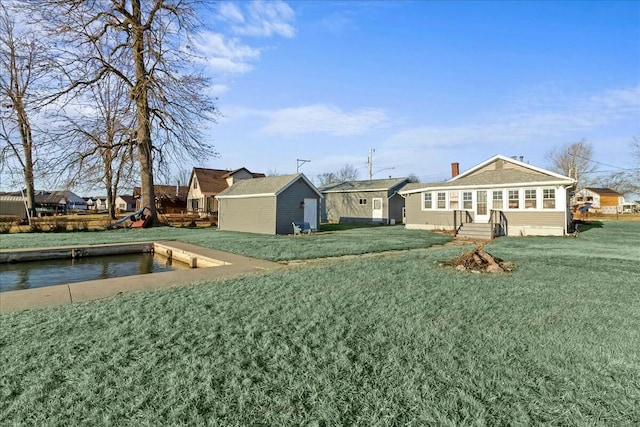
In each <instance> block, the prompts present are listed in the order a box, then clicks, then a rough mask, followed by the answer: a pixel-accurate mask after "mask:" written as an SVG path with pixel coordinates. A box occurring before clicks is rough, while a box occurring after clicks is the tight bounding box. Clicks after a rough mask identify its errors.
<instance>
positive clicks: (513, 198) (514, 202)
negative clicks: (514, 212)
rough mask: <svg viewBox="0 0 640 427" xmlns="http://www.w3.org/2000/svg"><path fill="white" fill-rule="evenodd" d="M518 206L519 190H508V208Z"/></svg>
mask: <svg viewBox="0 0 640 427" xmlns="http://www.w3.org/2000/svg"><path fill="white" fill-rule="evenodd" d="M518 208H520V190H509V209H518Z"/></svg>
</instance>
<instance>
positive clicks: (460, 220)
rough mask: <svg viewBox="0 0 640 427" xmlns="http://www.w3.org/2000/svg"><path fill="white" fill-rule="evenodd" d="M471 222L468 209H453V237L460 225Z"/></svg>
mask: <svg viewBox="0 0 640 427" xmlns="http://www.w3.org/2000/svg"><path fill="white" fill-rule="evenodd" d="M469 222H473V217H472V216H471V214H470V213H469V211H464V210H457V209H456V210H454V211H453V237H455V236H457V235H458V231H460V227H462V226H463V225H464V224H465V223H469Z"/></svg>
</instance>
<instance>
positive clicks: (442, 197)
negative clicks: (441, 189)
mask: <svg viewBox="0 0 640 427" xmlns="http://www.w3.org/2000/svg"><path fill="white" fill-rule="evenodd" d="M446 208H447V193H438V209H446Z"/></svg>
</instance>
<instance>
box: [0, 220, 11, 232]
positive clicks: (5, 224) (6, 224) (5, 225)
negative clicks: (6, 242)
mask: <svg viewBox="0 0 640 427" xmlns="http://www.w3.org/2000/svg"><path fill="white" fill-rule="evenodd" d="M12 225H13V221H7V220H2V221H0V234H7V233H8V232H9V231H11V226H12Z"/></svg>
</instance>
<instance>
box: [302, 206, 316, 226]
mask: <svg viewBox="0 0 640 427" xmlns="http://www.w3.org/2000/svg"><path fill="white" fill-rule="evenodd" d="M304 222H308V223H309V224H311V226H312V227H314V228H316V229H317V228H318V200H317V199H304Z"/></svg>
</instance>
